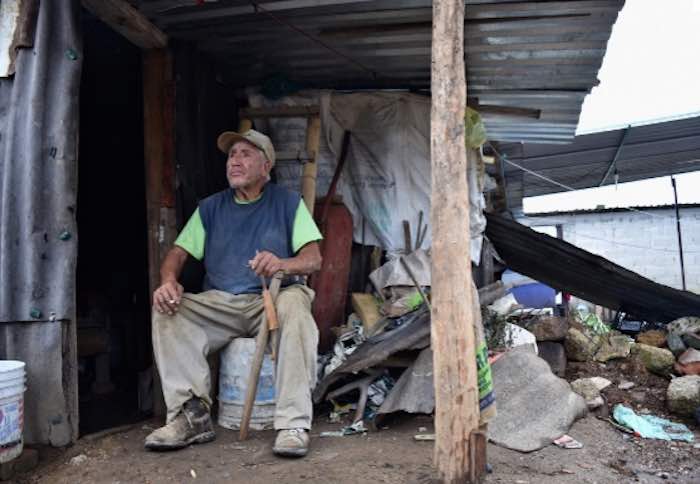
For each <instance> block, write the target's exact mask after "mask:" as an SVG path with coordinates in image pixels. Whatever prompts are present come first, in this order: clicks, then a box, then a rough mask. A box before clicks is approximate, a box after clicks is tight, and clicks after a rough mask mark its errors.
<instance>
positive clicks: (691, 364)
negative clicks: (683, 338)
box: [673, 348, 700, 375]
mask: <svg viewBox="0 0 700 484" xmlns="http://www.w3.org/2000/svg"><path fill="white" fill-rule="evenodd" d="M673 368H674V369H675V370H676V373H679V374H681V375H700V350H696V349H695V348H688V349H687V350H685V351H684V352H683V354H682V355H681V356H679V357H678V361H677V362H676V364H675V365H674V367H673Z"/></svg>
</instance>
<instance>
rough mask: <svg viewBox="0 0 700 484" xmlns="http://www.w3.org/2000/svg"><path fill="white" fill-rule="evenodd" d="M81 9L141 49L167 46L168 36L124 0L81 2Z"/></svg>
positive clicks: (84, 0)
mask: <svg viewBox="0 0 700 484" xmlns="http://www.w3.org/2000/svg"><path fill="white" fill-rule="evenodd" d="M82 4H83V7H85V8H86V9H87V10H89V11H90V12H92V14H93V15H95V16H96V17H97V18H99V19H100V20H102V21H103V22H104V23H106V24H107V25H109V26H110V27H112V29H114V30H116V31H117V32H119V33H120V34H122V35H123V36H124V37H126V38H127V39H128V40H129V42H131V43H132V44H135V45H137V46H138V47H141V48H142V49H159V48H163V47H165V46H166V45H168V36H167V35H165V34H164V33H163V32H162V31H161V30H160V29H159V28H158V27H156V26H155V25H153V24H152V23H151V21H150V20H148V19H147V18H146V17H145V16H144V15H143V14H142V13H141V12H139V11H138V10H136V9H135V8H134V7H132V6H131V5H129V3H128V2H126V1H125V0H82Z"/></svg>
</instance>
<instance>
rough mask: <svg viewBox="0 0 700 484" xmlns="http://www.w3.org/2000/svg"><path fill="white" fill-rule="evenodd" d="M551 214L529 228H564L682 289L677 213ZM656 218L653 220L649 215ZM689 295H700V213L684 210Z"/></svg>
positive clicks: (576, 240) (594, 248)
mask: <svg viewBox="0 0 700 484" xmlns="http://www.w3.org/2000/svg"><path fill="white" fill-rule="evenodd" d="M644 211H645V212H646V213H638V212H632V211H620V212H604V213H585V214H568V215H548V216H544V217H537V218H530V217H527V218H523V219H521V220H520V222H521V223H524V224H525V225H529V226H533V228H534V227H535V226H538V225H550V226H551V225H561V226H562V230H563V238H564V240H566V241H567V242H570V243H572V244H574V245H576V246H578V247H581V248H582V249H585V250H587V251H589V252H592V253H594V254H599V255H601V256H603V257H605V258H607V259H610V260H611V261H613V262H615V263H616V264H619V265H621V266H622V267H625V268H627V269H630V270H632V271H634V272H637V273H639V274H641V275H643V276H645V277H648V278H649V279H651V280H653V281H656V282H659V283H661V284H665V285H668V286H672V287H675V288H678V289H680V288H681V287H682V284H681V271H680V262H679V254H678V235H677V232H676V220H675V212H674V210H673V209H644ZM649 214H653V215H651V216H650V215H649ZM680 215H681V231H682V234H683V254H684V260H685V280H686V285H687V288H688V290H690V291H693V292H696V293H700V208H696V207H692V208H681V209H680Z"/></svg>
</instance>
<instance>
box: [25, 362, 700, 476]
mask: <svg viewBox="0 0 700 484" xmlns="http://www.w3.org/2000/svg"><path fill="white" fill-rule="evenodd" d="M588 376H602V377H605V378H608V379H609V380H611V381H612V382H613V384H612V385H611V386H610V387H608V388H607V389H606V390H604V391H603V395H604V397H605V399H606V400H607V405H606V406H605V407H604V409H603V410H602V411H597V412H596V413H595V414H594V413H591V414H590V415H589V416H588V417H586V418H585V419H582V420H580V421H578V422H576V423H575V424H574V425H573V427H572V428H571V430H570V432H569V435H571V436H572V437H573V438H575V439H577V440H578V441H580V442H581V443H583V446H584V447H583V448H582V449H576V450H564V449H560V448H558V447H556V446H554V445H549V446H547V447H545V448H543V449H541V450H539V451H537V452H532V453H529V454H522V453H519V452H516V451H511V450H508V449H504V448H501V447H497V446H495V445H489V448H488V462H489V463H490V465H491V467H492V469H493V471H492V472H491V473H490V474H488V475H487V476H486V479H485V482H487V483H495V482H504V483H505V482H507V483H516V484H535V483H559V482H561V483H600V484H603V483H611V482H642V483H654V482H674V483H700V444H699V442H700V431H699V430H700V429H698V428H696V426H695V425H694V423H693V422H691V421H689V420H685V421H684V420H682V419H679V418H678V417H677V416H673V415H670V414H668V413H667V412H666V408H665V390H666V387H667V386H668V379H666V378H663V377H659V376H656V375H652V374H649V373H648V372H646V370H645V369H644V367H643V365H641V366H640V365H639V364H638V363H636V362H635V361H634V359H626V360H619V361H613V362H608V363H607V364H600V363H593V362H587V363H571V362H570V363H569V366H568V369H567V374H566V379H567V380H569V381H571V380H574V379H576V378H581V377H588ZM623 380H628V381H632V382H634V383H635V386H634V388H632V389H630V390H620V389H618V388H617V385H618V384H619V383H620V382H621V381H623ZM616 403H624V404H626V405H628V406H631V407H633V408H634V409H635V410H636V411H638V412H642V413H644V412H646V413H653V414H654V415H657V416H661V417H666V418H669V419H671V420H673V421H680V422H684V423H686V424H688V426H689V427H690V428H691V429H692V430H693V431H694V432H695V443H692V444H688V443H682V442H666V441H659V440H645V439H641V438H638V437H635V436H633V435H630V434H627V433H623V432H621V431H620V430H617V429H616V428H614V427H613V426H612V425H611V424H610V423H609V422H607V421H605V420H602V419H601V418H605V417H606V416H607V413H608V412H609V411H611V409H612V406H613V405H614V404H616ZM599 417H601V418H599ZM432 424H433V422H432V417H430V416H428V415H407V414H401V415H397V416H393V417H391V418H388V419H386V420H385V421H384V422H383V425H385V427H384V428H383V429H382V430H380V431H379V432H370V433H367V434H364V435H352V436H345V437H327V438H321V437H319V433H320V432H322V431H327V430H339V429H340V428H341V427H342V424H337V423H334V424H331V423H328V421H327V416H326V415H323V414H322V415H320V416H319V417H318V418H317V419H316V422H315V427H314V429H313V431H312V434H311V436H312V444H311V451H310V453H309V455H308V456H307V457H306V458H304V459H300V460H289V459H280V458H278V457H276V456H274V455H273V454H272V450H271V445H272V441H273V439H274V433H273V432H272V431H266V432H253V433H252V435H251V437H250V438H249V440H247V441H245V442H239V441H238V434H237V432H234V431H231V430H227V429H223V428H218V429H217V439H216V440H215V441H214V442H212V443H209V444H205V445H199V446H194V447H190V448H188V449H184V450H181V451H178V452H170V453H154V452H147V451H145V450H144V449H143V439H144V437H145V436H146V435H147V434H148V433H149V432H150V431H151V430H153V429H154V428H155V427H156V426H157V425H159V422H158V421H156V420H152V421H148V422H144V423H141V424H138V425H136V426H132V427H129V428H126V429H122V430H121V431H119V432H116V433H112V434H109V435H104V434H103V435H102V436H99V435H93V436H88V437H86V438H83V439H80V440H79V441H78V443H77V444H76V445H75V446H73V447H71V448H68V449H64V450H57V449H43V450H40V455H41V463H40V466H39V467H38V468H37V469H35V470H34V471H33V472H31V473H29V474H25V475H21V476H19V477H18V478H17V479H16V482H18V483H20V484H29V483H46V484H49V483H51V484H54V483H71V484H73V483H94V482H96V483H103V482H104V483H154V484H155V483H165V482H177V483H184V482H193V483H195V482H206V483H233V484H250V483H276V482H279V483H312V484H313V483H319V484H320V483H353V484H354V483H368V484H369V483H373V484H374V483H387V484H393V483H396V484H398V483H416V484H427V483H434V482H437V480H436V474H435V472H434V469H433V468H432V465H431V463H432V452H433V443H432V442H429V441H416V440H415V439H414V436H415V435H416V434H419V433H431V432H432V430H433V427H432ZM76 461H79V462H76Z"/></svg>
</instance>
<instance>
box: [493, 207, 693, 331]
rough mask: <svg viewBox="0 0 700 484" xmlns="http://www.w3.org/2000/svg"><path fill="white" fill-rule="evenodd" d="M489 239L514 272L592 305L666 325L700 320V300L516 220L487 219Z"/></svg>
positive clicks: (495, 217)
mask: <svg viewBox="0 0 700 484" xmlns="http://www.w3.org/2000/svg"><path fill="white" fill-rule="evenodd" d="M486 235H487V237H488V238H489V240H490V241H491V242H492V243H493V245H494V247H495V248H496V251H497V252H498V254H499V255H500V256H501V258H502V259H503V260H504V261H505V263H506V265H508V267H510V268H511V269H513V270H515V271H517V272H520V273H522V274H525V275H527V276H530V277H531V278H533V279H536V280H538V281H541V282H544V283H545V284H548V285H550V286H552V287H555V288H558V289H561V290H564V291H566V292H568V293H571V294H573V295H575V296H577V297H580V298H583V299H585V300H587V301H590V302H593V303H596V304H599V305H601V306H604V307H607V308H610V309H613V310H620V311H624V312H626V313H628V314H631V315H633V316H635V317H637V318H640V319H643V320H647V321H655V322H660V323H668V322H670V321H672V320H674V319H677V318H681V317H684V316H700V296H699V295H697V294H694V293H692V292H688V291H680V290H678V289H673V288H672V287H668V286H664V285H662V284H658V283H656V282H654V281H651V280H649V279H646V278H644V277H642V276H640V275H639V274H637V273H635V272H632V271H630V270H627V269H625V268H624V267H621V266H619V265H617V264H614V263H613V262H610V261H609V260H607V259H605V258H603V257H600V256H597V255H594V254H591V253H590V252H587V251H585V250H582V249H579V248H578V247H576V246H574V245H571V244H570V243H568V242H564V241H563V240H561V239H557V238H554V237H550V236H549V235H545V234H541V233H538V232H535V231H534V230H532V229H530V228H528V227H526V226H524V225H521V224H519V223H517V222H515V221H513V220H509V219H506V218H504V217H501V216H497V215H487V224H486Z"/></svg>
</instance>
